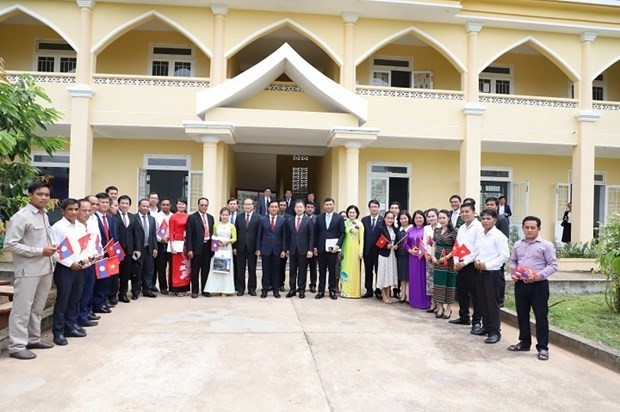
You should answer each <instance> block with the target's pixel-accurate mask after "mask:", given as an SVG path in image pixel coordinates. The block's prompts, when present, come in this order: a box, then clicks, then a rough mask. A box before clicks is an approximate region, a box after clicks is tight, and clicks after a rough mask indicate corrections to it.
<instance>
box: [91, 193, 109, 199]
mask: <svg viewBox="0 0 620 412" xmlns="http://www.w3.org/2000/svg"><path fill="white" fill-rule="evenodd" d="M95 197H96V198H97V199H99V200H101V199H108V200H110V196H108V194H107V193H104V192H100V193H97V194H96V195H95Z"/></svg>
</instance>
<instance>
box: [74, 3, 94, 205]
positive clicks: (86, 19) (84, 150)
mask: <svg viewBox="0 0 620 412" xmlns="http://www.w3.org/2000/svg"><path fill="white" fill-rule="evenodd" d="M77 4H78V6H79V7H80V39H79V50H78V51H77V67H76V76H75V78H76V84H75V85H73V86H71V87H69V88H68V89H67V90H68V91H69V94H71V133H70V149H69V158H70V160H69V195H70V196H71V197H74V198H79V197H83V196H85V195H87V194H90V192H91V176H92V161H93V132H92V128H91V126H90V99H91V98H92V96H93V89H92V87H91V83H92V56H91V54H90V47H91V32H92V9H93V7H94V6H95V2H94V1H88V0H77Z"/></svg>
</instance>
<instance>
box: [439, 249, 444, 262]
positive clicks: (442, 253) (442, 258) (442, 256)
mask: <svg viewBox="0 0 620 412" xmlns="http://www.w3.org/2000/svg"><path fill="white" fill-rule="evenodd" d="M439 260H443V264H444V265H445V264H446V249H444V250H442V251H441V258H440V259H439Z"/></svg>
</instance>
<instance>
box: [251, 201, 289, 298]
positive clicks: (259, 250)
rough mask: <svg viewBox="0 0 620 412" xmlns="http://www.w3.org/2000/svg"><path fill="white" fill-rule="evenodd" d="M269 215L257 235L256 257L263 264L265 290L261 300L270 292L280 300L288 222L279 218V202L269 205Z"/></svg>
mask: <svg viewBox="0 0 620 412" xmlns="http://www.w3.org/2000/svg"><path fill="white" fill-rule="evenodd" d="M268 210H269V214H268V215H267V216H263V217H262V218H261V221H260V222H259V224H258V233H257V235H256V256H260V257H261V260H262V263H263V279H262V283H263V290H262V293H261V295H260V297H261V298H266V297H267V293H268V292H269V290H273V296H274V297H275V298H278V299H279V298H280V258H282V257H284V256H286V225H285V222H286V220H285V219H284V218H283V217H281V216H278V202H276V201H275V200H273V201H271V203H270V204H269V209H268Z"/></svg>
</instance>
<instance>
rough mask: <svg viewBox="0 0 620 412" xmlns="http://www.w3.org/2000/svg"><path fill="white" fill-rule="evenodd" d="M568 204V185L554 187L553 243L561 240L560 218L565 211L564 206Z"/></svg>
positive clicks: (562, 184)
mask: <svg viewBox="0 0 620 412" xmlns="http://www.w3.org/2000/svg"><path fill="white" fill-rule="evenodd" d="M568 202H570V185H569V184H568V183H558V184H556V185H555V231H554V233H555V241H556V242H560V241H561V240H562V216H564V212H565V211H566V205H567V203H568Z"/></svg>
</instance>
